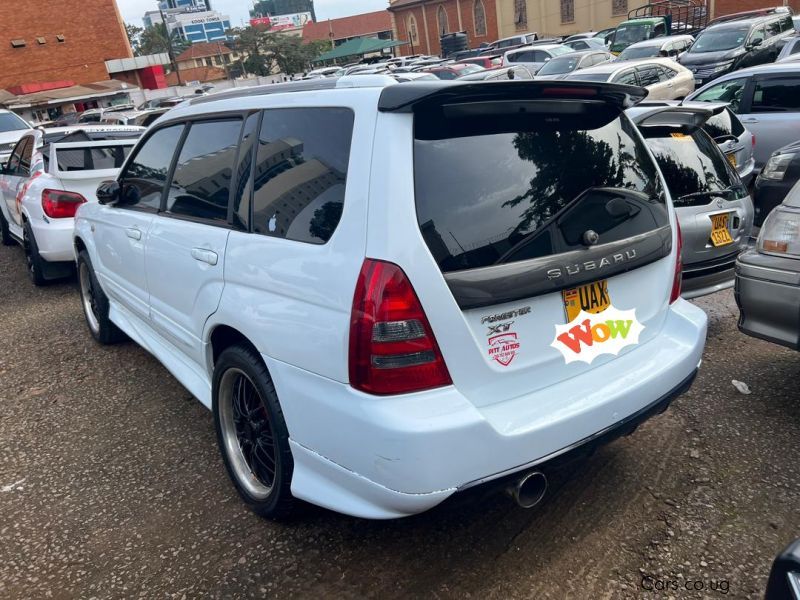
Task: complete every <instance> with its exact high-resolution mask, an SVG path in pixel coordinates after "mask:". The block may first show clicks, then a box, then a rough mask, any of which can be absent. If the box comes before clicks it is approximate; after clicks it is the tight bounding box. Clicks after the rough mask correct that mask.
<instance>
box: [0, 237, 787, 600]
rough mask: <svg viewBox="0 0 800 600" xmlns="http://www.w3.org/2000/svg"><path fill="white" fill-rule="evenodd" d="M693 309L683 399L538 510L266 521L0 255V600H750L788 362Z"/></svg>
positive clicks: (62, 304) (59, 294)
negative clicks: (702, 346) (696, 352)
mask: <svg viewBox="0 0 800 600" xmlns="http://www.w3.org/2000/svg"><path fill="white" fill-rule="evenodd" d="M698 304H699V305H700V306H702V307H703V308H704V309H705V310H706V311H707V312H708V313H709V317H710V330H709V338H708V346H707V349H706V354H705V359H704V363H703V367H702V369H701V372H700V375H699V377H698V379H697V381H696V383H695V384H694V387H693V388H692V390H691V391H690V392H689V393H688V394H687V395H685V396H683V397H681V398H680V399H679V400H677V401H676V402H675V403H674V404H673V406H672V408H670V410H668V411H667V412H666V413H664V414H663V415H661V416H658V417H655V418H654V419H652V420H650V421H649V422H647V423H646V424H645V425H644V426H642V427H640V428H639V430H638V431H636V432H635V433H634V434H633V435H632V436H630V437H627V438H623V439H621V440H618V441H616V442H614V443H613V444H611V445H609V446H607V447H605V448H603V449H601V450H600V451H598V452H597V453H596V454H595V455H594V456H592V457H591V458H590V459H588V460H586V461H585V462H581V463H579V464H577V465H573V466H572V467H571V468H570V469H569V472H565V471H562V472H560V473H556V474H555V476H554V477H553V478H552V479H551V492H550V494H549V496H548V497H547V499H546V501H545V502H544V503H543V505H541V506H540V507H539V508H537V509H535V510H531V511H526V510H522V509H520V508H518V507H517V506H516V505H515V504H513V503H512V502H511V500H510V499H509V498H507V497H506V496H505V495H502V494H497V493H486V492H483V491H477V492H473V493H470V494H465V495H462V496H457V497H455V498H453V499H451V500H449V501H448V502H446V503H445V504H443V505H441V506H439V507H437V508H436V509H434V510H431V511H430V512H428V513H425V514H422V515H419V516H417V517H413V518H408V519H404V520H400V521H394V522H370V521H364V520H359V519H354V518H349V517H345V516H341V515H337V514H334V513H331V512H328V511H325V510H322V509H318V508H314V507H311V506H309V507H307V508H305V509H304V510H303V511H302V514H300V515H299V516H298V517H297V518H296V519H294V520H293V521H292V522H288V523H280V524H278V523H273V522H268V521H264V520H262V519H259V518H258V517H256V516H255V515H253V514H251V513H250V512H248V510H247V509H246V508H245V507H244V506H243V505H242V504H241V503H240V501H239V499H238V498H237V496H236V495H235V492H234V490H233V488H232V486H231V485H230V484H229V483H228V480H227V478H226V475H225V472H224V469H223V466H222V463H221V461H220V458H219V456H218V452H217V449H216V446H215V440H214V434H213V426H212V419H211V415H210V413H208V412H207V411H206V409H204V408H203V407H202V406H201V405H200V404H199V403H198V402H196V401H195V400H193V399H192V398H191V397H190V396H189V393H188V392H187V391H186V390H185V389H184V388H183V387H181V386H180V385H179V384H178V383H177V382H176V381H175V380H174V379H173V378H172V377H171V376H170V375H169V373H168V372H167V371H166V370H165V369H164V368H163V367H162V366H160V364H158V363H157V362H156V361H155V360H154V359H153V358H151V357H150V356H149V355H148V354H147V353H146V352H144V351H143V350H141V349H140V348H138V347H137V346H136V345H135V344H133V343H126V344H121V345H119V346H115V347H110V348H103V347H100V346H98V345H96V344H95V343H94V341H93V340H92V339H91V338H90V336H89V334H88V332H87V330H86V326H85V324H84V321H83V317H82V315H81V311H80V306H79V301H78V296H77V292H76V284H75V283H74V282H67V283H60V284H56V285H52V286H49V287H47V288H43V289H37V288H34V287H33V286H32V285H31V284H30V283H29V282H28V281H27V279H26V275H25V272H24V259H23V255H22V252H21V250H19V249H18V248H0V306H2V311H3V319H2V323H0V341H1V342H2V343H0V409H1V410H0V597H2V598H8V599H15V598H75V597H81V598H90V597H97V598H107V597H126V598H130V597H146V598H184V597H185V598H196V597H201V596H202V597H220V598H223V597H224V598H238V597H326V598H327V597H344V598H356V597H369V598H373V597H374V598H398V597H466V598H650V597H653V598H668V597H674V598H684V597H710V598H714V597H719V596H727V597H732V598H745V597H747V598H759V597H761V596H762V595H763V590H764V586H765V582H766V577H767V574H768V572H769V567H770V563H771V561H772V558H773V557H774V555H775V554H776V553H777V552H778V551H779V550H780V549H781V548H782V547H783V546H784V545H786V544H787V543H788V542H789V541H790V540H791V539H793V538H795V537H797V536H800V510H798V507H800V494H799V493H798V492H800V476H799V475H800V461H798V460H797V457H798V455H800V392H798V387H797V386H798V381H800V377H799V375H800V355H798V354H797V353H794V352H791V351H788V350H785V349H782V348H779V347H777V346H773V345H770V344H767V343H765V342H761V341H757V340H754V339H751V338H747V337H745V336H743V335H741V334H740V333H739V332H738V331H737V329H736V317H737V315H738V311H737V310H736V306H735V303H734V301H733V295H732V293H731V292H722V293H719V294H716V295H714V296H710V297H708V298H705V299H702V300H699V301H698ZM732 379H737V380H741V381H744V382H746V383H747V384H748V385H749V386H750V388H751V389H752V394H750V395H743V394H741V393H740V392H738V391H737V390H736V389H735V388H734V386H733V385H732V384H731V380H732ZM687 587H688V588H689V589H691V590H692V591H691V592H690V591H687ZM695 590H696V591H695Z"/></svg>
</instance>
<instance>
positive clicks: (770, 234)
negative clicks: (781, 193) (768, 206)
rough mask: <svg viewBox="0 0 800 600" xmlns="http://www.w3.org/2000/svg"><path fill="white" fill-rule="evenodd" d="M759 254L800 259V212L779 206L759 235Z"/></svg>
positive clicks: (770, 214) (770, 215)
mask: <svg viewBox="0 0 800 600" xmlns="http://www.w3.org/2000/svg"><path fill="white" fill-rule="evenodd" d="M757 248H758V251H759V252H764V253H766V254H779V255H788V256H797V257H800V211H799V210H794V209H791V208H788V207H786V206H779V207H777V208H776V209H775V210H773V211H772V212H771V213H769V216H768V217H767V220H766V221H764V225H763V227H761V232H760V233H759V234H758V245H757Z"/></svg>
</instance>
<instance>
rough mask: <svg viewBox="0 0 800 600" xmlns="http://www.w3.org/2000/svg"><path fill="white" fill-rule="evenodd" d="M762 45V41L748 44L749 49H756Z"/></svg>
mask: <svg viewBox="0 0 800 600" xmlns="http://www.w3.org/2000/svg"><path fill="white" fill-rule="evenodd" d="M763 43H764V40H759V39H755V40H753V41H752V42H750V47H751V48H758V47H759V46H760V45H761V44H763Z"/></svg>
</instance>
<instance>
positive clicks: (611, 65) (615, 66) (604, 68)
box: [565, 55, 677, 75]
mask: <svg viewBox="0 0 800 600" xmlns="http://www.w3.org/2000/svg"><path fill="white" fill-rule="evenodd" d="M565 56H566V55H565ZM648 64H654V65H664V66H668V67H673V66H675V65H677V63H676V62H675V61H674V60H672V59H671V58H661V57H659V56H654V57H652V58H635V59H631V60H615V61H612V62H608V63H603V64H602V65H595V66H593V67H588V68H586V69H581V73H582V74H584V75H590V74H592V73H616V72H617V71H619V70H621V69H626V68H628V67H635V66H638V65H648Z"/></svg>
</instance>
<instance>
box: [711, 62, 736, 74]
mask: <svg viewBox="0 0 800 600" xmlns="http://www.w3.org/2000/svg"><path fill="white" fill-rule="evenodd" d="M732 64H733V61H732V60H729V61H728V62H724V63H719V64H718V65H717V66H716V67H714V68H713V69H711V72H712V73H719V72H720V71H727V70H728V69H730V68H731V65H732Z"/></svg>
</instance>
